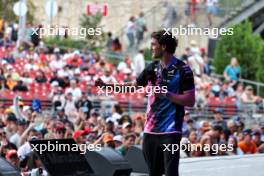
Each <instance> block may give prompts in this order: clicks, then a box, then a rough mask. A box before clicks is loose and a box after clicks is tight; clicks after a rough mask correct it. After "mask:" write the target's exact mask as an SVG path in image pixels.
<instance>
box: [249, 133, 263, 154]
mask: <svg viewBox="0 0 264 176" xmlns="http://www.w3.org/2000/svg"><path fill="white" fill-rule="evenodd" d="M252 139H253V142H254V143H255V144H256V146H257V150H258V152H259V153H264V141H262V140H261V131H260V130H255V131H254V132H253V138H252Z"/></svg>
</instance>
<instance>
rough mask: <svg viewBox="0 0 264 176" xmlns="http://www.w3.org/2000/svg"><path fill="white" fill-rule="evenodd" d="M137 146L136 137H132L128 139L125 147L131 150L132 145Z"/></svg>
mask: <svg viewBox="0 0 264 176" xmlns="http://www.w3.org/2000/svg"><path fill="white" fill-rule="evenodd" d="M134 144H135V138H134V137H130V138H128V139H127V140H125V141H124V145H125V146H126V147H127V148H129V147H131V146H132V145H134Z"/></svg>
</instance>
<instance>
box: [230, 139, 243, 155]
mask: <svg viewBox="0 0 264 176" xmlns="http://www.w3.org/2000/svg"><path fill="white" fill-rule="evenodd" d="M227 145H228V146H232V149H233V150H232V151H230V150H228V151H227V154H228V155H243V152H242V150H241V149H240V148H239V147H238V143H237V139H236V137H235V136H230V137H229V138H228V142H227Z"/></svg>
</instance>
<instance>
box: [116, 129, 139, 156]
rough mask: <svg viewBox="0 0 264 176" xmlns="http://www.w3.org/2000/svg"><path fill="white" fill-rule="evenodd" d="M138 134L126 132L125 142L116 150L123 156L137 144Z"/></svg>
mask: <svg viewBox="0 0 264 176" xmlns="http://www.w3.org/2000/svg"><path fill="white" fill-rule="evenodd" d="M135 140H136V135H135V134H133V133H129V134H126V135H125V136H124V139H123V144H122V145H121V146H120V147H118V148H117V149H116V150H117V151H118V152H119V153H120V154H121V155H123V156H125V155H126V153H127V151H128V150H129V148H130V147H131V146H133V145H134V144H135Z"/></svg>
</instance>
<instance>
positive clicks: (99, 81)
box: [95, 78, 106, 87]
mask: <svg viewBox="0 0 264 176" xmlns="http://www.w3.org/2000/svg"><path fill="white" fill-rule="evenodd" d="M95 86H96V87H103V86H106V83H105V82H104V81H103V80H101V79H100V78H99V79H97V80H96V81H95Z"/></svg>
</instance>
